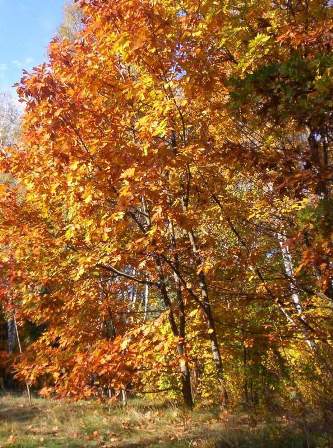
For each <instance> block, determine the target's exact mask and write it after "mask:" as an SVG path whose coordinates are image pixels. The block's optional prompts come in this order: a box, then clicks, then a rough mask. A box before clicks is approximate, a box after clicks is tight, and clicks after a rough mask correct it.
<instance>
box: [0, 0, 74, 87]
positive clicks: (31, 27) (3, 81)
mask: <svg viewBox="0 0 333 448" xmlns="http://www.w3.org/2000/svg"><path fill="white" fill-rule="evenodd" d="M64 3H65V0H0V91H8V90H9V91H12V93H13V94H15V90H14V89H13V88H11V86H12V85H13V84H14V83H15V82H18V81H19V79H20V78H21V74H22V70H23V69H26V70H30V69H31V68H32V67H34V66H35V65H38V64H40V63H42V62H44V61H45V60H46V58H47V44H48V42H49V41H50V39H51V38H52V36H53V35H54V34H55V32H56V30H57V28H58V26H59V25H60V23H61V21H62V14H63V6H64Z"/></svg>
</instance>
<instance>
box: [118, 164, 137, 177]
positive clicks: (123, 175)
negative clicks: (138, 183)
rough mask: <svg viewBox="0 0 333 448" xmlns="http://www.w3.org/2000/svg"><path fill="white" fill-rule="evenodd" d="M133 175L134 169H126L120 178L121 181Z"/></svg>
mask: <svg viewBox="0 0 333 448" xmlns="http://www.w3.org/2000/svg"><path fill="white" fill-rule="evenodd" d="M134 175H135V167H131V168H127V170H125V171H124V172H123V173H122V175H121V176H120V177H121V178H122V179H131V178H133V177H134Z"/></svg>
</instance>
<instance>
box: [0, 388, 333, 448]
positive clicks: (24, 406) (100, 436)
mask: <svg viewBox="0 0 333 448" xmlns="http://www.w3.org/2000/svg"><path fill="white" fill-rule="evenodd" d="M314 440H315V441H314ZM331 442H333V440H331V441H330V440H329V437H328V436H327V435H323V434H320V435H316V437H315V438H314V436H313V434H308V433H307V431H306V430H305V431H304V430H302V428H300V427H298V426H297V425H294V424H292V425H291V424H289V423H286V422H283V421H282V420H279V422H277V421H272V422H269V423H267V419H266V421H265V423H263V421H262V419H261V418H260V416H259V415H254V414H249V413H248V414H245V413H244V414H238V416H237V417H236V416H235V415H234V414H232V413H230V412H226V411H223V410H221V409H219V408H218V407H206V408H197V409H196V410H195V411H194V412H192V413H189V412H188V411H185V410H183V409H181V408H179V407H177V406H176V405H175V404H173V403H168V402H162V401H158V402H156V401H154V402H152V401H149V400H147V399H134V400H131V401H130V402H129V403H128V404H127V406H125V407H123V406H121V405H120V404H116V403H108V404H101V403H98V402H95V401H85V402H82V401H81V402H76V403H71V402H67V401H59V400H45V399H41V398H33V400H32V405H31V406H30V405H29V403H28V400H27V398H26V397H24V396H13V395H4V396H2V397H1V398H0V448H4V447H6V448H7V447H12V448H37V447H38V448H79V447H80V448H81V447H82V448H86V447H87V448H90V447H100V448H103V447H104V448H112V447H114V448H135V447H137V448H144V447H152V448H154V447H159V448H169V447H175V448H185V447H188V448H189V447H196V448H317V447H318V448H329V447H332V446H333V443H332V444H331Z"/></svg>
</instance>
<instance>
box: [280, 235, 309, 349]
mask: <svg viewBox="0 0 333 448" xmlns="http://www.w3.org/2000/svg"><path fill="white" fill-rule="evenodd" d="M277 239H278V241H279V245H280V249H281V254H282V261H283V266H284V270H285V272H286V274H287V276H288V278H289V279H290V289H291V300H292V302H293V304H294V307H295V310H296V312H297V314H298V315H299V316H302V314H303V308H302V303H301V299H300V296H299V293H298V291H297V289H296V286H295V285H296V278H295V273H294V264H293V259H292V257H291V254H290V250H289V247H288V244H287V238H286V236H285V235H284V234H282V233H277ZM301 319H302V321H304V322H305V320H304V318H303V317H301ZM304 333H305V336H306V339H305V341H306V343H307V345H308V346H309V347H310V348H311V350H313V349H314V348H315V343H314V341H312V340H311V339H309V338H308V333H309V331H308V330H306V329H305V330H304Z"/></svg>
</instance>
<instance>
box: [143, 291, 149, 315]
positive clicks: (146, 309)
mask: <svg viewBox="0 0 333 448" xmlns="http://www.w3.org/2000/svg"><path fill="white" fill-rule="evenodd" d="M148 302H149V286H148V285H147V284H145V291H144V304H145V311H144V321H146V320H147V312H148Z"/></svg>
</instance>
